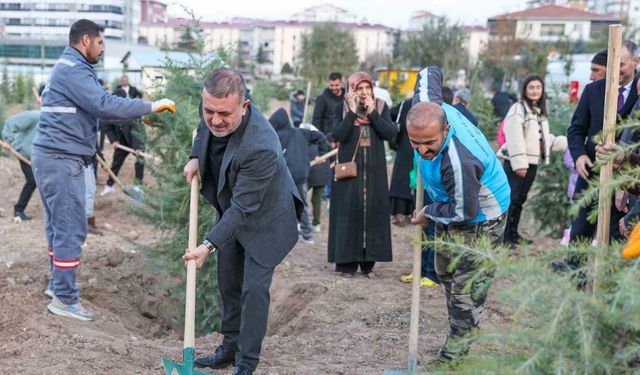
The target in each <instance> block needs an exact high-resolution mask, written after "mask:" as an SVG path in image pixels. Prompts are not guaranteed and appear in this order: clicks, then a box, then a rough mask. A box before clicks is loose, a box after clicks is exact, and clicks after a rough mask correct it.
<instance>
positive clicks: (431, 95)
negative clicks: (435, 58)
mask: <svg viewBox="0 0 640 375" xmlns="http://www.w3.org/2000/svg"><path fill="white" fill-rule="evenodd" d="M441 87H442V73H441V72H440V70H439V69H438V68H437V67H428V68H425V69H424V70H423V71H421V72H420V74H419V77H418V82H417V84H416V95H415V96H414V103H415V104H413V105H412V107H411V110H410V111H409V113H408V114H407V133H408V135H409V141H410V142H411V146H412V147H413V148H414V150H415V158H416V160H417V162H418V170H419V172H420V173H419V176H420V177H421V178H422V179H423V181H424V186H425V190H426V191H427V193H428V194H429V197H430V198H431V201H432V203H431V204H428V205H426V206H424V207H416V210H417V211H418V212H417V213H416V214H415V215H414V218H413V220H412V222H413V223H414V224H420V225H422V226H423V228H424V227H426V226H427V225H428V224H429V222H430V221H431V222H434V223H435V225H436V233H435V235H436V237H437V238H440V239H445V240H447V239H450V238H451V237H452V236H456V237H459V238H461V239H462V240H463V241H464V242H465V243H468V244H471V243H473V241H475V240H477V239H478V238H479V237H480V236H487V237H488V238H489V239H490V240H491V241H492V242H493V243H495V244H500V243H502V236H503V234H504V229H505V224H506V214H507V211H508V209H509V203H510V200H511V190H510V188H509V182H508V181H507V177H506V175H505V172H504V169H503V168H502V165H501V164H500V162H499V161H498V158H497V157H496V155H495V153H494V152H493V149H492V148H491V146H490V145H489V142H487V139H486V138H485V137H484V135H483V134H482V132H481V131H480V130H479V129H478V128H477V127H476V126H474V125H473V124H472V123H471V122H470V121H469V120H468V119H467V118H466V117H465V116H464V115H462V114H461V113H460V112H459V111H457V110H456V109H455V108H454V107H453V106H451V105H449V104H446V103H442V97H441ZM455 258H456V254H455V253H452V252H451V250H450V249H448V248H447V247H446V246H440V245H438V246H436V255H435V269H436V273H437V275H438V278H439V279H440V281H441V282H442V285H443V287H444V292H445V297H446V299H447V306H448V312H449V334H448V336H447V340H446V342H445V344H444V345H443V347H442V349H440V352H439V353H438V359H439V360H441V361H451V360H456V359H459V358H460V357H462V356H464V355H466V353H467V351H468V350H469V342H468V341H466V340H462V341H460V340H459V339H461V338H465V337H468V336H469V334H471V332H472V331H473V330H474V329H476V328H477V327H478V324H479V322H480V315H481V313H482V311H483V308H484V302H485V299H486V296H487V292H488V289H489V288H488V286H489V285H490V283H491V278H490V276H489V275H486V274H485V275H480V276H478V275H477V265H476V259H475V257H474V256H473V255H472V254H468V253H467V254H464V255H462V257H461V258H459V259H456V260H455V261H454V259H455ZM474 278H475V279H474ZM472 279H473V282H472V283H471V284H470V285H469V280H472Z"/></svg>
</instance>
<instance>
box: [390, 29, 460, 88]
mask: <svg viewBox="0 0 640 375" xmlns="http://www.w3.org/2000/svg"><path fill="white" fill-rule="evenodd" d="M466 41H467V36H466V34H465V32H464V30H463V29H462V26H460V25H459V24H457V23H454V24H451V23H450V22H449V21H448V20H447V18H446V17H440V18H438V19H437V20H435V21H433V22H429V23H426V24H424V26H423V28H422V30H420V31H418V32H410V33H408V34H407V35H406V36H405V37H404V38H400V39H399V41H398V43H397V45H396V46H395V48H394V49H395V51H394V52H395V56H394V57H395V61H396V63H398V64H402V65H405V66H415V67H426V66H429V65H436V66H439V67H440V68H441V69H442V70H443V74H444V75H445V79H446V78H448V77H450V75H452V74H456V72H457V71H458V70H460V69H467V68H468V65H469V54H468V52H467V49H466V47H465V45H466Z"/></svg>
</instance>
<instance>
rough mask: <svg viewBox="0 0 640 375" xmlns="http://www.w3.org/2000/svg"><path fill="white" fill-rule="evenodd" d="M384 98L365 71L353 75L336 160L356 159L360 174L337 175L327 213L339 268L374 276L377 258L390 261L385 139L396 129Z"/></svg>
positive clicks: (333, 258) (332, 255)
mask: <svg viewBox="0 0 640 375" xmlns="http://www.w3.org/2000/svg"><path fill="white" fill-rule="evenodd" d="M396 131H397V130H396V127H395V126H394V125H393V123H392V122H391V119H390V117H389V109H388V108H387V105H386V104H385V102H384V101H383V100H381V99H376V98H375V97H374V95H373V80H372V79H371V77H370V76H369V75H368V74H367V73H365V72H356V73H354V74H352V75H351V77H349V82H348V87H347V93H346V95H345V102H344V106H343V119H342V122H340V124H339V125H338V126H337V127H336V128H335V129H334V131H333V133H332V136H333V138H334V140H335V141H336V142H339V147H338V159H337V163H346V162H350V161H351V160H352V159H353V160H354V161H355V163H356V165H357V176H355V177H350V178H345V179H339V180H334V181H333V185H332V187H331V209H330V214H329V262H331V263H335V264H336V272H340V273H342V274H343V275H345V276H352V275H354V274H355V273H356V272H357V271H358V267H360V270H361V272H362V273H363V274H365V275H367V276H369V277H373V273H372V271H373V267H374V266H375V262H390V261H391V228H390V223H389V188H388V185H387V184H388V182H387V162H386V158H385V149H384V140H387V141H388V140H390V139H392V138H393V136H394V135H395V134H396Z"/></svg>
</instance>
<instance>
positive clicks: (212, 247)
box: [202, 238, 216, 255]
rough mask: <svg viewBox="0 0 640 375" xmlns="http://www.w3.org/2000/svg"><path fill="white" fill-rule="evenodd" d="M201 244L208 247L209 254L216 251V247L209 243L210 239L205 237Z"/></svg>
mask: <svg viewBox="0 0 640 375" xmlns="http://www.w3.org/2000/svg"><path fill="white" fill-rule="evenodd" d="M202 244H203V245H204V246H206V247H207V249H209V255H211V254H213V253H214V252H215V251H216V247H215V246H214V245H213V244H212V243H211V241H209V240H207V239H206V238H205V240H204V241H202Z"/></svg>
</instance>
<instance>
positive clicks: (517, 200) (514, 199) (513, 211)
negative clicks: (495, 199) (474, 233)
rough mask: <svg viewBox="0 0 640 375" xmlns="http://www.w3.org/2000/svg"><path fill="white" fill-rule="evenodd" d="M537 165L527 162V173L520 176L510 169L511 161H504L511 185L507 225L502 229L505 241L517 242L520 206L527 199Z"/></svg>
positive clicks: (518, 237)
mask: <svg viewBox="0 0 640 375" xmlns="http://www.w3.org/2000/svg"><path fill="white" fill-rule="evenodd" d="M537 170H538V166H537V165H535V164H529V168H528V169H527V174H526V175H525V176H524V177H520V176H518V175H517V174H516V172H514V171H513V169H511V163H510V162H509V161H508V160H507V161H505V162H504V172H505V173H506V175H507V180H508V181H509V187H511V204H510V205H509V214H508V215H507V225H506V227H505V230H504V242H505V243H518V240H519V239H520V236H519V235H518V225H519V224H520V216H521V215H522V206H524V202H525V201H526V200H527V195H528V194H529V190H531V186H532V185H533V180H535V178H536V172H537Z"/></svg>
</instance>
